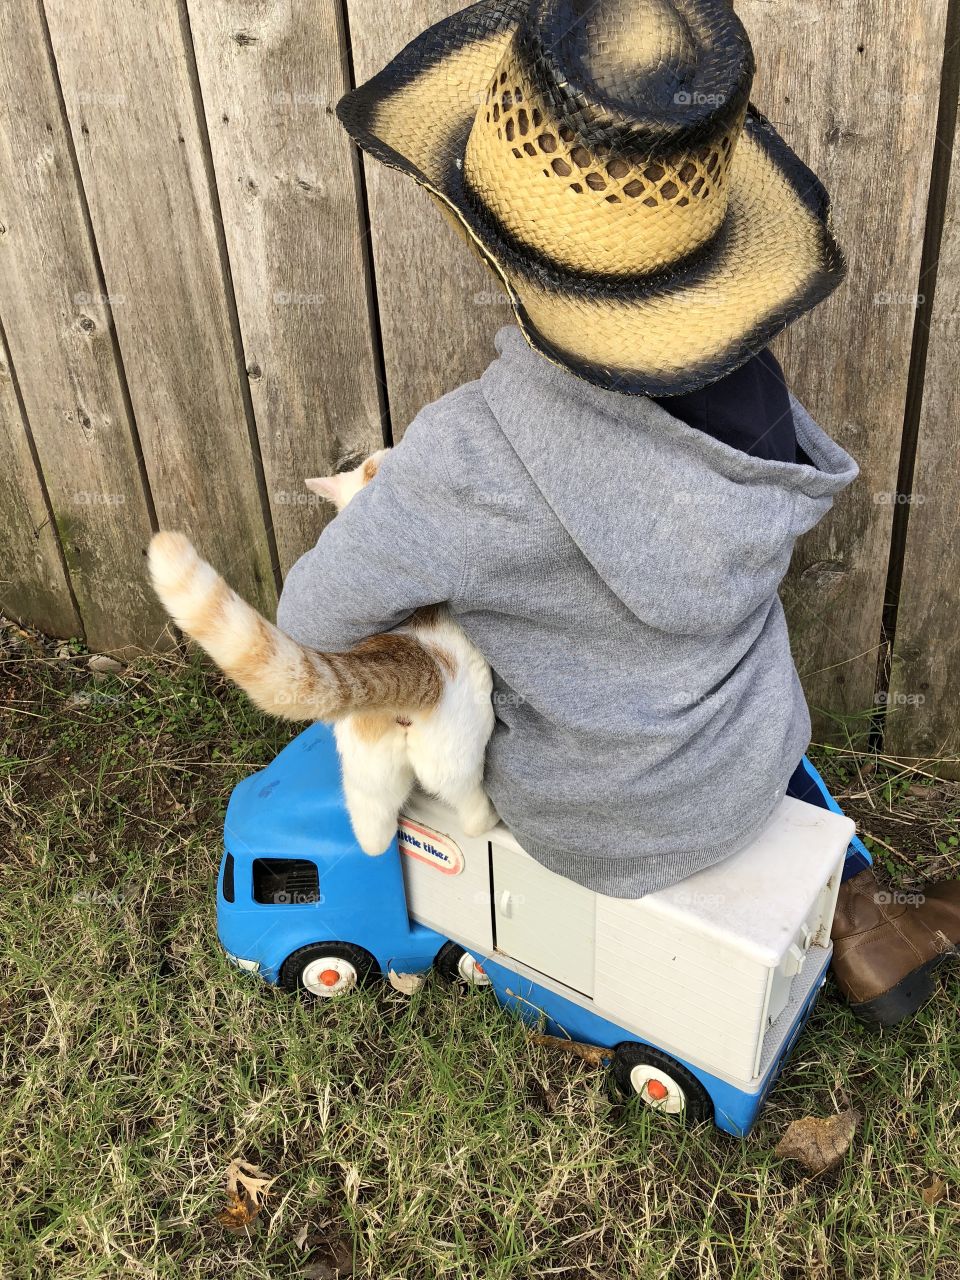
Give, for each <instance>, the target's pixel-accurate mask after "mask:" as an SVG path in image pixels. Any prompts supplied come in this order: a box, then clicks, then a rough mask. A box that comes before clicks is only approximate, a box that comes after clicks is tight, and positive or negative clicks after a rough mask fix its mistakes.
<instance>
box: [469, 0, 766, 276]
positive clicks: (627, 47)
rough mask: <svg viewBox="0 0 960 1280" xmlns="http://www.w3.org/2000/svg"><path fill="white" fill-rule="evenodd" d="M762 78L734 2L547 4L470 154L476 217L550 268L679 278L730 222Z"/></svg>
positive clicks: (504, 71) (518, 44) (501, 71)
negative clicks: (742, 144)
mask: <svg viewBox="0 0 960 1280" xmlns="http://www.w3.org/2000/svg"><path fill="white" fill-rule="evenodd" d="M753 70H754V62H753V54H752V50H751V48H750V42H749V39H748V38H747V35H746V32H745V31H744V29H743V27H742V25H741V24H740V22H739V20H738V19H737V18H736V16H735V15H734V14H733V11H732V9H731V8H730V7H729V4H728V3H727V0H534V2H533V3H532V4H530V6H529V7H528V8H527V10H526V12H525V13H524V15H523V17H522V18H521V20H520V22H519V24H518V26H517V28H516V30H515V32H514V34H513V37H512V39H511V40H510V41H509V42H508V44H507V45H506V47H505V49H504V51H503V54H502V57H501V59H500V62H499V64H498V66H497V68H496V71H495V74H494V76H493V78H492V80H491V81H490V83H489V85H488V88H487V92H486V95H485V97H484V100H483V102H482V103H481V104H480V109H479V111H478V113H477V117H476V121H475V123H474V126H473V129H472V130H471V134H470V138H469V141H468V143H467V148H466V156H465V165H464V174H465V178H466V182H467V187H468V189H469V191H470V192H471V194H472V196H473V198H474V200H475V202H476V204H477V207H478V212H480V213H481V214H483V213H485V214H486V216H488V217H489V218H492V219H493V220H494V222H495V223H496V225H497V227H498V230H499V231H501V232H502V233H504V234H505V235H506V236H507V237H508V238H510V239H512V240H513V241H514V242H515V243H516V244H517V246H518V248H521V249H522V250H523V251H525V252H527V253H530V252H532V253H534V254H538V255H540V256H541V257H542V259H543V261H544V262H559V263H561V264H562V265H563V266H565V267H567V268H568V269H572V270H577V271H582V272H584V273H586V274H597V275H600V276H617V275H631V276H635V275H638V274H648V273H650V274H652V273H656V272H659V271H663V270H666V269H668V268H669V267H671V266H672V265H674V264H676V263H677V262H678V261H680V260H682V259H683V258H686V257H688V256H690V255H691V254H693V253H695V252H696V251H697V250H698V249H700V248H701V247H702V246H703V245H704V244H706V243H707V242H708V241H709V240H710V239H712V237H713V236H714V235H715V234H716V232H717V230H718V229H719V227H720V226H721V224H722V222H723V219H724V216H725V214H726V208H727V183H726V175H727V170H728V169H729V166H730V161H731V160H732V157H733V151H734V148H735V146H736V141H737V138H738V136H739V133H740V130H741V128H742V124H743V119H744V115H745V112H746V108H747V101H748V98H749V92H750V85H751V83H752V79H753ZM627 219H629V220H630V234H629V236H626V235H625V231H626V227H625V222H626V220H627ZM628 244H629V246H630V248H629V256H628V255H627V254H626V253H625V246H626V245H628Z"/></svg>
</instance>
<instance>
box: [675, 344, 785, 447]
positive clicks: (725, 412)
mask: <svg viewBox="0 0 960 1280" xmlns="http://www.w3.org/2000/svg"><path fill="white" fill-rule="evenodd" d="M654 398H655V399H656V401H657V404H659V405H662V406H663V408H664V409H666V410H667V412H668V413H672V414H673V415H674V417H676V418H679V419H680V421H681V422H685V423H686V424H687V426H688V427H695V428H696V429H697V430H698V431H702V432H704V434H706V435H708V436H713V438H714V440H720V441H722V443H723V444H727V445H729V446H730V447H731V448H732V449H740V450H741V451H742V452H743V453H749V454H752V455H753V457H755V458H765V459H768V460H769V461H772V462H798V461H800V462H802V461H805V459H804V458H803V457H801V456H800V453H801V451H800V450H799V447H798V445H797V433H796V429H795V427H794V424H793V413H792V411H791V409H790V397H789V394H788V392H787V384H786V380H785V379H784V376H783V370H782V369H781V368H780V364H779V362H778V361H777V358H776V357H775V356H774V355H773V354H772V352H770V351H769V350H765V351H761V352H760V353H759V355H755V356H753V357H752V358H751V359H750V360H748V361H747V363H746V364H744V365H741V366H740V368H739V369H735V370H734V371H733V373H728V374H727V375H726V377H723V378H721V379H720V380H719V382H714V383H711V385H710V386H708V387H703V388H702V389H701V390H699V391H689V392H687V393H686V394H685V395H680V396H664V397H662V398H661V397H654Z"/></svg>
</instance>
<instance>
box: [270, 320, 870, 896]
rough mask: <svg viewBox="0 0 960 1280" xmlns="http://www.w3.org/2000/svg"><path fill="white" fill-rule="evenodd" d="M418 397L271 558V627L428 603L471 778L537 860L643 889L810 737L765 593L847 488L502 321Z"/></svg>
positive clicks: (360, 622) (349, 631) (377, 623)
mask: <svg viewBox="0 0 960 1280" xmlns="http://www.w3.org/2000/svg"><path fill="white" fill-rule="evenodd" d="M497 350H498V351H499V352H500V358H499V359H497V360H495V361H494V362H493V364H491V365H490V367H489V368H488V369H487V371H486V372H485V373H484V374H483V376H482V377H481V378H480V380H479V382H472V383H469V384H467V385H466V386H463V387H460V388H459V389H458V390H457V391H454V392H452V393H451V394H449V395H447V396H444V397H443V399H441V400H439V401H437V402H436V403H435V404H432V405H428V406H427V407H426V408H425V409H423V410H422V411H421V412H420V413H419V414H418V415H417V418H416V419H415V421H414V422H413V423H412V424H411V426H410V427H409V429H408V431H407V433H406V435H405V436H404V438H403V440H402V442H401V443H400V445H398V446H397V448H395V449H394V450H393V451H392V452H391V453H390V454H389V455H388V457H387V459H386V460H385V462H384V464H383V466H382V467H381V469H380V471H379V473H378V475H377V477H376V479H375V480H374V481H373V482H372V483H371V484H370V485H369V486H368V487H367V488H366V489H364V490H362V491H361V492H360V494H359V495H358V496H357V497H356V498H354V500H353V501H352V502H351V503H350V505H349V506H348V507H347V508H346V509H345V510H344V511H343V512H342V513H341V514H340V515H339V516H338V517H337V519H336V520H335V521H333V522H332V523H331V524H330V525H329V526H328V527H327V529H326V530H325V531H324V533H323V535H322V537H321V538H320V540H319V542H318V543H317V546H316V547H315V548H314V549H313V550H312V551H310V552H308V553H307V554H306V555H305V556H303V557H302V558H301V559H300V560H299V561H298V562H297V563H296V564H295V565H294V567H293V568H292V569H291V571H290V573H289V575H288V577H287V582H286V585H285V587H284V590H283V595H282V597H281V600H280V607H279V612H278V623H279V625H280V627H281V628H282V629H283V630H284V631H286V632H288V633H289V634H290V635H291V636H293V637H294V638H295V639H297V640H300V641H302V642H303V643H304V644H308V645H310V646H312V647H314V648H316V649H326V650H342V649H346V648H349V647H350V646H351V645H353V644H355V643H356V642H357V641H358V640H360V639H361V638H362V637H364V636H366V635H369V634H371V633H372V632H375V631H385V630H388V629H390V628H391V627H394V626H397V625H398V624H399V623H400V622H402V621H403V620H404V619H405V618H406V617H407V616H408V615H409V614H410V613H411V612H412V611H413V610H414V609H415V608H417V607H419V606H421V605H425V604H433V603H436V602H440V601H447V602H449V605H450V609H451V612H452V614H453V616H454V617H455V618H456V620H457V621H458V622H459V623H460V624H461V626H462V627H463V628H464V630H465V631H466V632H467V634H468V635H469V636H470V638H471V639H472V640H473V641H474V643H475V644H476V645H477V647H478V648H479V649H480V651H481V652H482V653H483V654H484V655H485V656H486V657H487V659H488V660H489V662H490V665H491V667H492V668H493V672H494V689H495V692H494V698H495V710H496V714H497V724H496V729H495V731H494V734H493V737H492V739H491V741H490V746H489V748H488V751H487V771H486V785H487V788H488V790H489V793H490V796H491V799H492V800H493V802H494V804H495V805H496V807H497V809H498V811H499V813H500V814H501V816H502V817H503V819H504V821H505V822H506V824H507V825H508V826H509V827H510V829H511V830H512V831H513V833H514V835H515V836H516V837H517V839H518V840H519V841H520V843H521V844H522V845H523V847H524V848H525V849H527V850H528V852H529V853H530V854H532V855H533V857H535V858H537V859H538V860H539V861H540V862H542V863H544V864H545V865H546V866H548V867H550V868H552V869H553V870H554V871H557V872H559V873H560V874H561V875H565V876H569V877H570V878H571V879H573V880H576V881H578V882H579V883H580V884H583V885H587V886H589V887H590V888H592V889H596V890H598V891H599V892H601V893H606V894H612V895H614V896H618V897H639V896H641V895H642V894H645V893H648V892H650V891H652V890H654V889H659V888H662V887H664V886H666V885H670V884H673V883H675V882H676V881H677V880H681V879H683V878H684V877H686V876H688V875H691V874H692V873H693V872H695V871H698V870H700V869H701V868H703V867H707V866H710V865H712V864H713V863H715V862H718V861H720V860H721V859H722V858H725V857H727V856H728V855H729V854H731V853H733V852H735V851H736V850H737V849H739V848H741V847H742V846H743V845H745V844H746V843H748V842H749V841H750V839H751V838H752V837H753V836H754V834H755V833H756V832H757V830H758V829H759V828H760V827H761V826H762V825H763V823H764V822H765V821H766V819H767V818H768V816H769V815H770V812H771V811H772V809H773V808H774V806H775V805H776V804H777V802H778V801H779V799H780V798H781V797H782V796H783V794H784V791H785V789H786V784H787V782H788V780H789V778H790V775H791V774H792V772H793V770H794V769H795V768H796V766H797V764H798V763H799V761H800V758H801V756H802V755H803V753H804V751H805V750H806V748H807V745H808V743H809V739H810V719H809V715H808V712H807V707H806V702H805V700H804V696H803V693H802V690H801V687H800V683H799V680H798V678H797V673H796V670H795V667H794V664H793V660H792V658H791V654H790V645H789V640H788V636H787V628H786V622H785V619H784V614H783V608H782V606H781V603H780V599H779V597H778V594H777V588H778V586H779V584H780V582H781V580H782V579H783V576H784V574H785V573H786V571H787V568H788V566H789V563H790V555H791V552H792V550H793V544H794V541H795V540H796V538H797V537H798V536H799V535H800V534H801V533H804V532H805V531H806V530H808V529H810V528H812V527H813V526H814V525H815V524H816V523H817V522H818V521H819V520H820V519H821V518H822V517H823V515H824V514H825V513H826V512H827V511H828V510H829V508H830V506H831V504H832V502H833V498H834V495H835V494H837V493H838V492H839V491H840V490H841V489H843V488H844V487H845V486H846V485H848V484H850V482H851V481H852V480H853V479H854V477H855V476H856V474H857V467H856V464H855V463H854V461H853V460H852V458H850V456H849V455H848V454H847V453H845V452H844V450H843V449H841V448H840V447H839V445H837V444H835V443H834V442H833V441H832V440H831V439H830V438H829V437H828V436H827V435H825V434H824V432H823V431H822V430H821V429H820V428H819V427H818V426H817V425H816V423H814V422H813V421H812V419H811V418H810V417H809V415H808V414H807V413H806V411H805V410H804V409H803V408H802V406H801V405H800V404H799V403H797V402H796V401H795V400H794V401H792V408H793V412H794V417H795V424H796V429H797V439H798V441H799V443H800V445H801V447H802V448H803V450H804V451H805V453H806V455H807V456H808V457H809V458H810V459H811V462H812V464H813V465H801V464H794V463H787V462H771V461H768V460H765V459H760V458H755V457H752V456H750V455H748V454H745V453H742V452H740V451H738V450H735V449H732V448H730V447H729V446H728V445H726V444H723V443H721V442H720V441H717V440H714V439H712V438H711V437H709V436H707V435H704V434H702V433H701V432H699V431H697V430H696V429H694V428H692V427H689V426H687V425H686V424H685V423H683V422H681V421H679V419H677V418H675V417H673V416H672V415H671V414H670V413H669V412H667V410H666V409H664V408H662V407H661V406H660V405H658V404H656V403H654V402H653V401H652V400H649V399H647V398H645V397H635V396H626V395H622V394H619V393H617V392H612V391H604V390H601V389H600V388H597V387H595V386H592V385H590V384H588V383H586V382H583V381H581V380H580V379H578V378H575V377H573V376H572V375H571V374H568V373H566V372H564V371H563V370H561V369H559V368H557V367H556V366H554V365H553V364H551V363H550V362H549V361H547V360H546V359H545V358H544V357H543V356H541V355H538V354H537V353H536V352H534V351H532V350H531V349H530V347H528V346H527V344H526V342H525V340H524V338H523V337H522V335H521V333H520V331H519V329H517V328H515V327H513V326H510V327H508V328H505V329H502V330H501V331H500V333H499V334H498V335H497Z"/></svg>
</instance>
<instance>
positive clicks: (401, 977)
mask: <svg viewBox="0 0 960 1280" xmlns="http://www.w3.org/2000/svg"><path fill="white" fill-rule="evenodd" d="M387 979H388V981H389V983H390V985H391V987H393V989H394V991H400V992H402V993H403V995H405V996H412V995H413V994H414V993H415V992H417V991H419V990H420V988H421V987H422V986H423V984H424V981H425V979H424V976H423V974H422V973H397V972H396V971H395V970H393V969H391V970H390V971H389V973H388V974H387Z"/></svg>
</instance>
